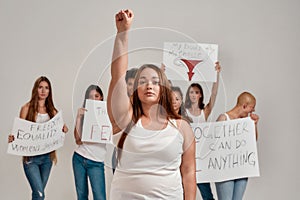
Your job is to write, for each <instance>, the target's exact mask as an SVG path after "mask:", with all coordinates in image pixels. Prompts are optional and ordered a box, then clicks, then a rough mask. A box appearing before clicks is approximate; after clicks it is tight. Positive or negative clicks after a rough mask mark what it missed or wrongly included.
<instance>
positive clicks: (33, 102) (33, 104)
mask: <svg viewBox="0 0 300 200" xmlns="http://www.w3.org/2000/svg"><path fill="white" fill-rule="evenodd" d="M43 81H45V82H46V83H47V84H48V86H49V95H48V97H47V98H46V100H45V107H46V112H47V113H48V115H49V117H50V119H51V118H53V117H54V115H55V113H56V112H57V109H56V108H55V107H54V104H53V99H52V87H51V83H50V81H49V79H48V78H47V77H45V76H41V77H39V78H38V79H37V80H36V81H35V83H34V85H33V88H32V92H31V99H30V101H29V109H28V113H27V116H26V118H25V119H26V120H28V121H31V122H36V116H37V114H38V106H39V105H38V101H39V96H38V88H39V85H40V83H41V82H43ZM28 158H29V157H27V156H24V157H23V160H24V161H27V160H28ZM50 158H51V160H52V161H53V162H54V163H56V162H57V158H56V154H55V151H53V152H51V153H50Z"/></svg>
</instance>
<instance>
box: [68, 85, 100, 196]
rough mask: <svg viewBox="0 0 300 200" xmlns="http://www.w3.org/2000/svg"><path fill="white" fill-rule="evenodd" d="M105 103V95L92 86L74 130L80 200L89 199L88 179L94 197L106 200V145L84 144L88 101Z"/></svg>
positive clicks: (79, 110) (74, 156)
mask: <svg viewBox="0 0 300 200" xmlns="http://www.w3.org/2000/svg"><path fill="white" fill-rule="evenodd" d="M87 99H91V100H96V101H103V93H102V90H101V89H100V87H99V86H97V85H90V86H89V87H88V88H87V90H86V92H85V97H84V101H83V107H82V108H79V109H78V113H77V117H76V125H75V129H74V138H75V142H76V144H77V145H78V147H77V149H76V150H75V152H74V154H73V159H72V163H73V172H74V178H75V186H76V193H77V199H78V200H86V199H88V195H89V192H88V179H89V180H90V184H91V188H92V192H93V197H94V199H97V200H105V199H106V189H105V174H104V159H105V154H106V145H105V144H100V143H92V142H82V141H81V134H82V125H83V120H84V113H85V112H86V111H87V110H86V109H85V105H86V100H87Z"/></svg>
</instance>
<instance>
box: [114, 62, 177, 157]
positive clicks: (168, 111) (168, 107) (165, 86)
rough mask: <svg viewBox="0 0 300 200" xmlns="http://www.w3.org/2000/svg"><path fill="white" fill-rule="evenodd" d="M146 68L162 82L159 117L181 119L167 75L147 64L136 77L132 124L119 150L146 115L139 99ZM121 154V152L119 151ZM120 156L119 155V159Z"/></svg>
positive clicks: (125, 131)
mask: <svg viewBox="0 0 300 200" xmlns="http://www.w3.org/2000/svg"><path fill="white" fill-rule="evenodd" d="M146 68H150V69H153V70H154V71H156V72H157V74H158V77H159V80H160V91H159V93H160V94H159V101H158V104H159V105H160V106H159V108H158V109H159V110H158V115H165V116H167V120H169V119H180V118H181V117H180V115H179V114H178V113H176V112H175V111H174V109H173V105H172V90H171V88H170V83H169V81H168V79H167V77H166V75H165V74H164V73H163V72H162V71H161V69H160V68H158V67H157V66H155V65H152V64H145V65H142V66H141V67H140V68H139V69H138V71H137V73H136V76H135V80H134V85H133V88H134V92H133V94H132V102H131V103H132V110H133V112H132V120H131V122H130V123H129V124H128V125H127V127H126V129H125V130H124V132H123V133H122V135H121V137H120V140H119V142H118V150H121V149H123V145H124V141H125V139H126V137H127V135H128V133H129V132H130V130H131V128H132V127H133V126H134V125H135V124H136V123H137V121H138V120H139V119H140V118H141V117H142V116H143V115H144V111H143V108H142V103H141V101H140V99H139V97H138V91H137V88H138V81H139V78H140V75H141V72H142V71H143V70H144V69H146ZM119 153H120V151H119ZM119 155H120V154H118V157H119Z"/></svg>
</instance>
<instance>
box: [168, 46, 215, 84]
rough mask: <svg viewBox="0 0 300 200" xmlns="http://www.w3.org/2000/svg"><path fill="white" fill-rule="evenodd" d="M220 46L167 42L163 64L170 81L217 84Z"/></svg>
mask: <svg viewBox="0 0 300 200" xmlns="http://www.w3.org/2000/svg"><path fill="white" fill-rule="evenodd" d="M217 60H218V45H216V44H200V43H181V42H165V43H164V52H163V63H164V65H165V66H166V71H165V72H166V75H167V77H168V79H170V80H185V81H203V82H216V78H217V72H216V70H215V62H216V61H217Z"/></svg>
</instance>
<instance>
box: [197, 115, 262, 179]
mask: <svg viewBox="0 0 300 200" xmlns="http://www.w3.org/2000/svg"><path fill="white" fill-rule="evenodd" d="M192 129H193V131H194V134H195V139H196V172H197V173H196V175H197V183H203V182H220V181H225V180H231V179H236V178H242V177H254V176H259V166H258V157H257V148H256V139H255V126H254V122H253V120H251V119H250V117H247V118H243V119H235V120H229V121H221V122H213V123H200V124H194V123H193V124H192Z"/></svg>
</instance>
